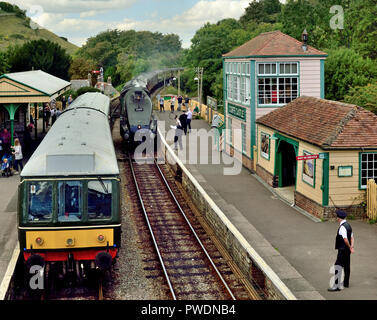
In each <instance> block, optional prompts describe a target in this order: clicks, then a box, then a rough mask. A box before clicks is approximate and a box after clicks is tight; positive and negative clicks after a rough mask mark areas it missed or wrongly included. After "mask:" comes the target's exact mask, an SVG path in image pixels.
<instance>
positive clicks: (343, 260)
mask: <svg viewBox="0 0 377 320" xmlns="http://www.w3.org/2000/svg"><path fill="white" fill-rule="evenodd" d="M336 216H337V221H338V222H339V229H338V232H337V234H336V239H335V249H336V250H338V256H337V258H336V262H335V276H336V280H335V283H334V285H333V286H332V287H331V288H329V289H328V291H331V292H333V291H340V290H342V289H344V288H348V287H349V281H350V273H351V253H354V249H353V246H354V243H355V241H354V238H353V232H352V228H351V226H350V224H349V223H348V222H347V221H346V217H347V214H346V213H345V212H344V211H342V210H337V211H336ZM337 269H338V270H339V271H338V274H337V273H336V271H337ZM342 269H344V283H340V281H341V278H342Z"/></svg>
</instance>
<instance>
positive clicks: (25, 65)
mask: <svg viewBox="0 0 377 320" xmlns="http://www.w3.org/2000/svg"><path fill="white" fill-rule="evenodd" d="M9 64H10V66H11V70H10V71H11V72H21V71H28V70H32V69H34V70H42V71H44V72H47V73H49V74H52V75H54V76H56V77H58V78H61V79H64V80H69V74H68V69H69V66H70V64H71V57H70V56H69V55H68V54H67V53H66V51H65V50H64V49H62V47H60V46H59V45H58V44H56V43H54V42H51V41H48V40H33V41H29V42H27V43H25V44H24V45H22V46H21V47H15V48H13V49H11V50H10V51H9Z"/></svg>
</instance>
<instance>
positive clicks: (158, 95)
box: [156, 94, 161, 105]
mask: <svg viewBox="0 0 377 320" xmlns="http://www.w3.org/2000/svg"><path fill="white" fill-rule="evenodd" d="M156 98H157V105H158V104H159V103H160V98H161V95H160V94H157V96H156Z"/></svg>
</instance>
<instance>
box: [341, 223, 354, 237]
mask: <svg viewBox="0 0 377 320" xmlns="http://www.w3.org/2000/svg"><path fill="white" fill-rule="evenodd" d="M345 222H346V219H344V220H342V221H340V228H339V235H341V236H342V237H343V239H347V230H346V228H345V227H344V226H342V224H343V223H345ZM351 238H353V232H352V234H351Z"/></svg>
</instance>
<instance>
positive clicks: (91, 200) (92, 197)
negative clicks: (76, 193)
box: [88, 180, 112, 220]
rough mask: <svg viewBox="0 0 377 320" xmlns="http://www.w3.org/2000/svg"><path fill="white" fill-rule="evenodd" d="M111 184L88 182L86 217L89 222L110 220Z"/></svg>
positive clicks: (99, 181) (102, 181)
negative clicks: (87, 216)
mask: <svg viewBox="0 0 377 320" xmlns="http://www.w3.org/2000/svg"><path fill="white" fill-rule="evenodd" d="M111 203H112V182H111V181H109V180H98V181H89V182H88V215H89V219H90V220H102V219H110V218H111Z"/></svg>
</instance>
